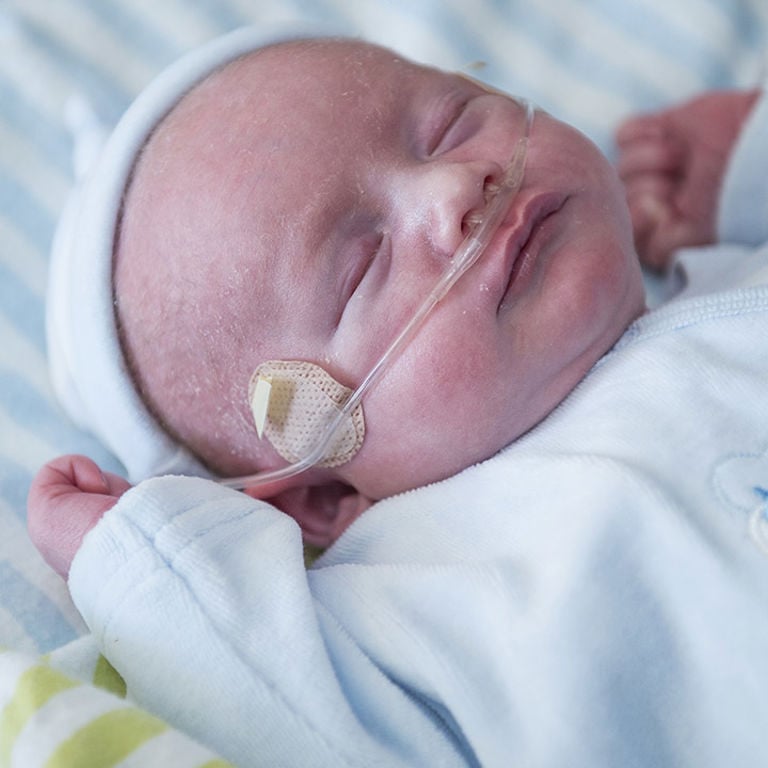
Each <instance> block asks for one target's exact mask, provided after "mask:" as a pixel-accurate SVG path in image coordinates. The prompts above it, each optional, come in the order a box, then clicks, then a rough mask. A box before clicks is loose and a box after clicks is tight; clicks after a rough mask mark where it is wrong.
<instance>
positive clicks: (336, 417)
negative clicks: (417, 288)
mask: <svg viewBox="0 0 768 768" xmlns="http://www.w3.org/2000/svg"><path fill="white" fill-rule="evenodd" d="M522 106H523V107H524V109H525V130H524V133H523V135H522V136H521V137H520V138H519V139H518V140H517V142H516V144H515V150H514V152H513V155H512V159H511V160H510V163H509V165H508V166H507V168H506V171H505V173H504V176H503V178H502V179H501V181H500V183H499V185H498V191H497V192H496V193H495V195H494V196H493V198H492V199H491V200H490V201H489V202H488V205H487V206H486V208H485V211H484V213H483V216H482V219H481V221H480V223H479V224H478V225H477V226H476V227H474V229H472V231H471V232H470V233H469V234H468V235H467V237H466V238H465V239H464V240H463V241H462V243H461V245H459V247H458V248H457V249H456V252H455V253H454V255H453V258H451V259H450V260H449V261H448V262H447V264H448V268H447V269H446V271H445V272H444V273H443V274H442V275H441V277H440V279H439V280H438V281H437V283H436V285H435V286H434V288H433V289H432V291H431V292H430V293H429V295H428V296H427V297H426V299H425V300H424V301H423V302H422V303H421V305H420V306H419V307H418V308H417V309H416V311H415V313H414V314H413V316H412V317H411V319H410V321H409V322H408V323H407V324H406V325H405V327H404V328H403V329H402V331H401V332H400V333H399V334H398V335H397V336H396V337H395V339H394V341H392V343H391V344H390V345H389V347H388V348H387V349H386V351H385V352H384V354H383V355H382V356H381V357H380V358H379V359H378V361H377V362H376V363H375V364H374V365H373V367H372V368H371V369H370V371H369V372H368V374H367V375H366V376H365V377H364V379H363V380H362V382H361V383H360V384H359V385H358V387H357V388H356V389H355V390H354V391H353V392H352V394H351V395H350V396H349V398H348V399H347V401H346V402H345V403H344V404H343V405H342V406H341V407H339V408H336V409H334V412H333V414H332V416H331V417H330V419H329V421H328V422H327V424H326V426H325V428H324V430H323V431H322V432H321V433H320V434H319V436H318V439H317V440H316V442H315V443H314V446H313V447H312V448H311V449H310V450H309V451H308V453H306V455H304V456H303V457H302V458H300V459H299V460H297V461H295V462H293V463H291V464H288V465H286V466H284V467H280V468H278V469H273V470H265V471H261V472H257V473H255V474H252V475H246V476H242V477H233V478H223V479H221V480H219V482H220V483H221V484H222V485H225V486H227V487H230V488H236V489H243V488H254V487H257V486H259V485H264V484H266V483H271V482H274V481H276V480H282V479H285V478H287V477H292V476H293V475H297V474H299V473H300V472H304V471H306V470H307V469H310V468H311V467H313V466H315V465H316V464H318V463H319V462H320V461H322V459H323V457H324V455H325V454H326V452H327V450H328V449H329V446H330V444H331V441H332V440H333V438H334V435H335V434H336V432H337V430H338V429H339V428H340V426H341V425H342V423H343V422H344V420H345V419H346V418H347V417H348V415H349V414H350V413H351V412H352V411H353V410H354V409H355V408H356V407H357V406H358V405H359V404H360V402H361V401H362V398H363V396H364V395H365V393H366V392H367V391H368V390H369V389H370V388H371V387H372V386H373V384H374V383H375V382H376V381H377V380H378V379H379V378H380V377H381V375H382V374H383V373H384V372H385V370H386V369H387V367H388V366H389V364H390V363H391V362H392V360H393V359H394V358H395V357H396V356H397V354H398V353H399V352H400V351H401V350H402V349H403V347H404V346H405V345H406V344H407V342H408V341H409V339H410V338H411V336H412V335H413V334H414V333H415V332H416V331H417V330H418V329H419V327H420V326H421V324H422V323H423V322H424V320H425V318H426V317H427V315H429V313H430V312H431V311H432V309H433V308H434V306H435V305H436V304H437V303H438V302H439V301H441V299H443V298H444V297H445V295H446V294H447V293H448V291H449V290H450V289H451V287H452V286H453V285H454V284H455V283H456V282H457V281H458V279H459V278H460V277H461V276H462V275H463V274H464V273H465V272H466V271H467V270H468V269H469V268H470V267H471V266H472V265H473V264H474V263H475V262H476V261H477V260H478V259H479V258H480V256H481V254H482V253H483V251H484V250H485V248H486V247H487V245H488V244H489V243H490V242H491V239H492V238H493V236H494V234H495V233H496V230H497V229H498V227H499V225H500V224H501V222H502V220H503V218H504V216H505V214H506V213H507V211H508V210H509V208H510V206H511V204H512V201H513V200H514V197H515V195H516V194H517V192H518V191H519V189H520V187H521V185H522V183H523V176H524V173H525V161H526V155H527V152H528V140H529V136H530V131H531V126H532V123H533V114H534V109H533V105H532V103H530V102H528V101H523V102H522Z"/></svg>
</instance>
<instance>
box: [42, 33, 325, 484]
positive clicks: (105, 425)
mask: <svg viewBox="0 0 768 768" xmlns="http://www.w3.org/2000/svg"><path fill="white" fill-rule="evenodd" d="M334 33H336V31H335V30H334ZM317 34H318V31H317V28H316V27H315V28H311V29H310V28H307V27H303V28H299V27H297V26H295V25H294V26H292V27H290V28H289V29H286V28H281V29H280V30H277V31H276V30H275V29H274V28H272V29H271V30H270V31H269V32H265V31H264V30H262V29H257V28H254V27H247V28H243V29H239V30H237V31H235V32H231V33H229V34H227V35H224V36H223V37H220V38H216V39H214V40H213V41H211V42H209V43H207V44H205V45H203V46H202V47H200V48H198V49H196V50H194V51H192V52H191V53H189V54H187V55H186V56H184V57H183V58H181V59H180V60H179V61H177V62H176V63H175V64H173V65H172V66H170V67H169V68H168V69H166V70H165V71H164V72H162V73H161V74H160V75H159V76H158V77H157V78H156V79H155V80H154V81H153V82H152V83H151V84H150V85H149V86H148V87H147V88H146V89H145V90H144V91H143V92H142V93H141V94H140V95H139V97H138V98H137V99H136V101H135V102H134V103H133V104H132V105H131V106H130V107H129V109H128V110H127V112H126V113H125V115H124V116H123V117H122V118H121V120H120V121H119V123H118V124H117V126H116V128H115V130H114V131H113V133H112V134H111V136H110V137H109V139H108V140H107V142H106V144H105V146H104V149H103V151H102V152H101V153H100V155H99V157H98V159H97V161H96V162H95V164H94V166H93V167H92V168H91V169H90V171H89V172H88V174H87V175H86V177H85V178H84V180H83V182H82V183H81V184H80V185H79V186H78V188H77V189H76V190H75V191H74V193H73V195H72V197H71V199H70V200H69V202H68V204H67V206H66V208H65V210H64V212H63V214H62V217H61V219H60V221H59V225H58V228H57V231H56V235H55V238H54V242H53V248H52V253H51V266H50V274H49V285H48V297H47V307H48V308H47V318H46V321H47V322H46V325H47V336H48V354H49V359H50V368H51V377H52V381H53V386H54V390H55V392H56V395H57V397H58V398H59V400H60V401H61V403H62V405H63V406H64V408H65V410H66V411H67V413H68V414H69V415H70V416H71V418H72V419H73V420H74V421H75V423H76V424H77V425H78V426H79V427H81V428H83V429H85V430H87V431H89V432H92V433H93V434H94V435H96V437H98V438H99V439H100V440H101V441H102V442H103V443H104V444H105V445H106V446H107V448H109V449H110V450H111V451H112V452H113V453H114V454H115V456H116V457H117V458H118V459H119V460H120V461H121V462H122V464H123V466H124V467H125V469H126V472H127V474H128V478H129V480H131V482H138V481H139V480H142V479H144V478H146V477H150V476H153V475H159V474H167V473H180V474H195V475H204V476H206V475H210V473H209V472H208V471H207V470H206V469H205V468H204V467H203V466H202V464H201V463H200V462H199V461H198V460H197V459H195V458H194V457H193V456H192V455H191V454H190V452H189V451H187V450H186V449H185V448H184V447H183V446H181V445H179V444H178V443H176V442H175V441H174V440H173V439H172V438H171V437H170V435H168V434H167V433H166V432H165V431H164V430H163V429H162V427H161V426H160V425H159V424H158V423H157V421H156V420H155V419H154V418H153V416H152V415H151V414H150V413H149V411H148V410H147V408H146V406H145V405H144V403H143V402H142V400H141V397H140V396H139V394H138V392H137V391H136V388H135V386H134V383H133V380H132V378H131V375H130V372H129V370H128V368H127V365H126V362H125V360H124V358H123V355H122V351H121V348H120V342H119V339H118V334H117V328H116V325H115V314H114V299H113V292H112V255H113V245H114V240H115V235H116V228H117V223H118V217H119V214H120V205H121V201H122V198H123V193H124V191H125V187H126V183H127V181H128V179H129V176H130V173H131V170H132V168H133V165H134V161H135V159H136V156H137V153H138V152H139V151H140V150H141V148H142V147H143V145H144V143H145V142H146V140H147V138H148V136H149V134H150V133H151V131H152V130H153V128H154V127H155V126H156V125H157V123H158V122H159V121H160V120H161V119H162V118H163V117H164V116H165V115H166V114H167V113H168V112H169V111H170V109H171V108H172V107H173V106H174V105H175V104H176V103H177V102H178V101H179V99H180V98H181V97H182V96H183V95H184V94H185V93H186V92H187V91H188V90H189V89H190V88H191V87H192V86H194V85H195V84H196V83H198V82H200V81H201V80H203V79H204V78H205V77H206V76H207V75H208V74H210V73H211V72H213V71H214V70H215V69H217V68H218V67H220V66H222V65H223V64H226V63H227V62H230V61H233V60H234V59H236V58H238V57H239V56H242V55H243V54H245V53H248V52H251V51H254V50H256V49H258V48H262V47H264V46H265V45H269V44H273V43H277V42H281V41H285V40H289V39H297V38H301V37H309V36H317ZM321 34H330V32H329V31H328V30H325V31H323V32H322V33H321Z"/></svg>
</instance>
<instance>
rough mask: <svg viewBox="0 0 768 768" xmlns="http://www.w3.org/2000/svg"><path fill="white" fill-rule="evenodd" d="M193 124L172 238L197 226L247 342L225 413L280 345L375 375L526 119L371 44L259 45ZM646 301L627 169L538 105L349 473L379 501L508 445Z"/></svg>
mask: <svg viewBox="0 0 768 768" xmlns="http://www.w3.org/2000/svg"><path fill="white" fill-rule="evenodd" d="M174 120H175V122H176V126H175V129H174V130H175V133H173V134H171V135H172V136H173V140H169V141H167V142H166V154H167V157H166V158H164V160H163V173H162V175H161V174H157V177H158V179H159V178H164V179H165V181H164V182H163V183H164V184H166V185H168V184H169V183H170V182H168V179H172V178H174V174H178V175H179V177H182V176H183V178H184V181H183V182H181V186H182V187H183V188H184V190H185V194H183V195H181V196H180V197H181V198H182V199H180V200H179V199H177V200H176V201H175V202H174V206H175V210H174V221H175V222H176V224H174V225H173V227H166V232H165V237H167V238H170V239H172V238H173V233H172V232H171V231H170V230H174V231H175V230H178V231H179V232H183V236H182V235H181V234H179V235H178V237H177V240H178V241H179V242H180V243H182V242H187V243H189V242H197V243H198V245H197V246H196V247H195V250H196V251H200V252H201V253H202V252H205V253H210V254H212V255H215V262H214V266H213V267H212V268H210V269H207V268H198V267H197V266H196V267H195V268H194V269H195V272H198V271H202V273H203V274H204V275H205V279H204V280H201V285H202V287H200V288H199V290H200V291H201V292H202V293H201V295H202V297H203V298H205V297H206V295H207V296H208V300H209V301H210V303H211V306H212V307H213V308H214V309H215V308H216V307H219V306H221V305H223V306H221V313H220V314H223V315H224V316H225V319H224V320H223V321H217V322H223V323H224V324H225V325H226V324H228V326H229V327H231V326H232V325H233V324H239V325H240V328H239V330H238V333H236V334H234V336H237V337H238V338H241V341H239V342H232V341H231V340H228V341H227V342H226V343H225V344H224V345H223V346H224V347H226V348H227V349H226V350H225V351H223V352H221V353H220V357H221V359H220V360H219V361H218V362H217V363H216V365H217V366H218V367H219V368H221V367H223V366H226V367H227V368H226V369H227V370H229V371H231V372H232V377H231V380H230V379H227V380H226V381H225V382H223V383H221V386H220V388H219V391H215V390H216V387H212V388H211V390H212V391H210V392H209V394H208V395H206V396H207V397H210V400H211V402H210V408H209V411H214V410H215V409H216V408H217V407H220V404H221V403H222V402H225V401H226V402H230V401H231V402H233V403H234V405H233V407H235V408H240V409H241V410H242V412H243V414H245V415H243V414H241V415H240V417H239V418H240V421H244V420H246V419H247V405H246V404H245V391H246V386H247V381H248V375H249V373H250V371H251V370H252V369H253V368H255V367H256V365H258V364H259V363H260V362H261V361H263V360H266V359H306V360H310V361H313V362H316V363H318V364H320V365H322V366H323V367H325V368H326V369H327V370H328V371H329V372H330V373H331V374H332V375H333V376H335V378H336V379H338V380H339V381H341V382H342V383H344V384H347V385H348V386H352V387H354V386H355V385H357V384H358V383H359V382H360V381H361V379H362V378H363V377H364V375H365V374H366V372H367V371H368V370H369V368H370V367H371V365H372V364H373V363H374V362H375V361H376V359H377V358H378V357H379V356H380V355H381V353H382V352H383V351H384V349H385V347H386V345H387V344H388V343H389V341H391V340H392V339H393V338H394V336H395V335H396V334H397V332H398V331H399V330H400V329H401V328H402V327H403V325H404V324H405V323H406V322H407V320H408V319H409V315H410V313H411V312H412V310H413V308H414V307H415V306H416V305H417V304H418V303H419V302H420V301H421V300H422V299H423V298H424V297H426V295H427V294H428V293H429V291H430V290H431V288H432V287H433V285H434V284H435V282H436V280H437V278H438V277H439V275H440V274H441V273H442V271H443V269H444V268H445V266H446V263H447V261H448V260H449V259H450V257H451V255H452V254H453V252H454V251H455V250H456V248H457V247H458V246H459V244H460V243H461V242H462V240H463V238H464V236H465V235H466V233H467V231H468V229H469V227H470V226H471V222H472V220H473V217H474V216H476V214H477V213H478V212H479V211H481V210H482V209H483V207H484V205H485V201H486V198H487V196H488V194H489V184H492V183H493V182H494V181H498V180H499V178H500V177H501V175H502V173H503V169H504V168H505V166H506V165H507V163H508V162H509V160H510V158H511V156H512V153H513V150H514V147H515V142H516V141H517V139H518V138H519V136H520V132H521V129H522V126H523V123H524V121H523V117H522V109H521V107H520V106H519V104H518V103H516V102H515V101H513V100H511V99H509V98H507V97H505V96H503V95H500V94H498V93H495V92H490V91H487V90H485V89H484V88H483V87H481V86H480V85H478V84H476V83H474V82H471V81H470V80H468V79H465V78H463V77H461V76H456V75H452V74H446V73H443V72H440V71H437V70H434V69H429V68H425V67H421V66H417V65H415V64H413V63H410V62H408V61H405V60H403V59H401V58H399V57H398V56H396V55H395V54H393V53H392V52H389V51H386V50H382V49H379V48H375V47H372V46H367V45H362V44H357V43H332V44H328V43H326V44H320V45H314V46H309V45H295V46H293V47H292V48H290V49H289V48H276V49H273V50H270V51H268V52H266V53H263V54H261V55H259V56H256V57H252V58H250V59H246V60H245V61H243V62H240V63H238V64H237V65H236V66H234V67H230V68H228V69H227V70H225V71H224V72H223V73H221V74H219V75H217V76H216V77H215V78H214V79H213V80H212V81H210V83H208V84H206V86H204V87H203V88H201V89H199V90H198V92H195V93H194V94H193V96H192V97H191V98H190V99H188V102H187V103H185V104H183V105H182V107H181V109H180V110H178V114H177V115H176V116H175V117H174ZM190 168H194V169H195V171H194V172H193V173H191V174H190V172H189V169H190ZM166 197H168V195H165V197H164V196H163V194H160V196H159V197H158V196H155V201H156V202H157V200H160V199H165V198H166ZM178 197H179V196H178V195H177V198H178ZM187 198H188V199H187ZM155 208H157V205H155ZM190 233H192V234H190ZM193 235H194V237H193ZM202 242H206V243H207V245H206V247H205V248H204V247H202V246H201V245H200V243H202ZM187 250H189V249H188V248H187ZM235 276H237V277H235ZM206 283H208V285H207V287H206V285H205V284H206ZM198 300H199V299H198ZM642 309H643V292H642V283H641V279H640V273H639V268H638V265H637V260H636V257H635V253H634V250H633V246H632V234H631V229H630V224H629V219H628V214H627V211H626V206H625V203H624V195H623V191H622V188H621V187H620V185H619V183H618V181H617V178H616V176H615V174H614V172H613V170H612V168H611V167H610V165H609V164H608V162H607V161H606V160H605V159H604V158H603V156H602V155H601V153H600V152H599V151H598V150H597V149H596V148H595V147H594V146H593V145H592V144H591V143H590V142H589V141H588V140H587V139H586V138H585V137H584V136H582V135H581V134H580V133H578V132H576V131H575V130H573V129H572V128H570V127H568V126H566V125H565V124H563V123H561V122H559V121H557V120H555V119H553V118H552V117H550V116H549V115H547V114H545V113H541V112H538V113H537V114H536V117H535V120H534V124H533V130H532V134H531V141H530V148H529V152H528V160H527V169H526V173H525V181H524V183H523V187H522V189H521V191H520V193H519V194H518V196H517V198H516V199H515V201H514V203H513V205H512V207H511V209H510V211H509V213H508V214H507V215H506V217H505V218H504V221H503V223H502V225H501V227H500V229H499V230H498V232H497V233H496V235H495V236H494V237H493V239H492V241H491V243H490V245H489V247H488V248H487V250H486V252H485V254H484V256H483V257H482V258H481V259H480V261H479V262H478V263H477V264H475V265H474V266H473V267H472V268H471V270H470V271H469V272H468V273H467V274H465V275H464V276H463V277H462V278H461V280H460V281H459V282H458V283H457V284H456V286H454V288H453V289H452V290H451V292H450V293H449V294H448V295H447V296H446V297H445V299H444V300H443V301H441V302H440V303H439V304H438V305H437V307H436V308H435V309H434V310H433V312H432V314H431V315H430V316H429V318H428V319H427V321H426V322H425V324H424V325H423V327H422V328H421V329H420V331H419V332H418V333H417V334H416V335H415V336H414V337H413V339H412V340H411V341H410V343H409V345H408V347H407V349H406V350H405V352H404V353H403V354H402V355H400V356H399V357H398V358H397V359H396V360H395V362H394V363H393V365H392V367H391V368H390V369H389V370H388V371H387V373H386V374H385V376H384V377H383V378H382V379H381V380H380V381H379V382H378V383H377V384H376V386H375V387H374V388H373V389H372V390H371V391H370V393H369V394H368V395H367V396H366V399H365V400H364V409H365V418H366V427H367V433H366V440H365V443H364V445H363V447H362V449H361V450H360V452H359V453H358V454H357V456H356V457H355V458H354V459H352V461H350V462H349V463H348V464H347V465H345V466H342V467H340V468H339V469H338V474H339V476H340V478H341V479H342V480H344V481H345V482H348V483H350V484H351V485H353V486H354V487H356V488H357V489H358V490H359V491H361V492H363V493H364V494H366V495H368V496H370V497H371V498H380V497H383V496H386V495H390V494H392V493H395V492H398V491H402V490H405V489H408V488H411V487H415V486H418V485H423V484H425V483H428V482H431V481H434V480H437V479H440V478H443V477H446V476H448V475H450V474H453V473H455V472H457V471H459V470H461V469H463V468H465V467H467V466H468V465H470V464H472V463H474V462H476V461H478V460H482V459H484V458H487V457H489V456H491V455H492V454H493V453H495V452H496V451H497V450H499V449H500V448H502V447H503V446H504V445H506V444H508V443H509V442H511V441H512V440H514V439H515V438H516V437H518V436H520V435H521V434H522V433H523V432H525V431H526V430H528V429H529V428H530V427H531V426H533V425H534V424H536V423H537V422H538V421H540V420H541V419H542V418H543V417H544V416H545V415H546V414H547V413H549V412H550V411H551V410H552V409H553V408H554V407H555V406H556V405H557V404H558V403H560V402H561V400H562V399H563V398H564V397H565V396H566V395H567V394H568V392H570V391H571V389H573V387H574V386H575V385H576V384H577V383H578V382H579V381H580V380H581V378H582V377H583V376H584V375H585V373H586V372H587V371H588V370H589V368H590V367H591V366H592V365H593V364H594V363H595V361H596V360H597V359H598V358H599V357H600V356H601V355H603V354H604V353H605V352H606V351H607V350H608V349H609V348H610V347H611V345H612V344H613V343H614V342H615V341H616V340H617V338H618V337H619V336H620V335H621V333H622V332H623V331H624V329H625V328H626V326H627V325H628V323H630V322H631V321H632V320H633V319H634V318H635V317H637V316H638V314H639V313H640V312H641V311H642ZM225 335H226V334H225V333H224V332H223V331H222V332H221V333H220V334H218V336H217V335H216V334H213V336H215V337H216V336H217V337H218V338H222V337H223V336H225ZM231 335H232V334H230V336H231ZM216 354H219V352H217V353H216ZM182 367H183V366H182ZM177 370H178V365H177ZM234 392H239V395H233V394H232V393H234ZM238 397H239V398H241V399H240V400H237V398H238ZM159 407H160V408H164V406H163V405H162V404H160V406H159ZM172 407H173V404H172V403H169V405H168V408H170V409H171V410H172ZM189 415H190V413H189V410H188V409H187V410H186V412H185V413H179V414H178V417H175V416H174V415H173V414H169V421H170V423H171V424H173V423H174V418H177V420H178V419H184V418H187V419H188V418H189ZM219 423H223V422H222V421H221V419H220V421H219ZM180 431H183V430H180ZM209 431H210V430H209ZM255 439H256V438H255V432H254V435H253V440H255ZM193 442H194V441H193ZM193 447H194V446H193ZM241 455H242V452H241ZM243 468H244V467H242V466H233V469H235V470H237V471H239V470H242V469H243Z"/></svg>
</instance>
